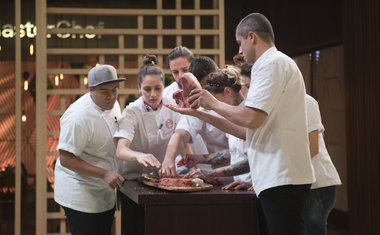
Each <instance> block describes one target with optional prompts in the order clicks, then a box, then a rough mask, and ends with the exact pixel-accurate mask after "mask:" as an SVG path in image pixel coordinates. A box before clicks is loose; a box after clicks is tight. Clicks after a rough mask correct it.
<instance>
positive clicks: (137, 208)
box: [119, 181, 258, 235]
mask: <svg viewBox="0 0 380 235" xmlns="http://www.w3.org/2000/svg"><path fill="white" fill-rule="evenodd" d="M120 191H121V193H119V196H120V199H121V206H122V208H121V209H122V234H123V235H132V234H138V235H140V234H141V235H143V234H144V235H157V234H158V235H159V234H165V235H172V234H173V235H174V234H175V235H177V234H181V235H186V234H189V235H190V234H191V235H195V234H196V235H201V234H207V235H210V234H218V235H222V234H234V235H239V234H244V235H248V234H258V225H257V224H258V223H257V218H256V196H255V195H254V194H253V193H252V192H248V191H246V190H239V191H235V190H234V191H230V190H228V191H227V190H222V189H221V187H219V186H214V188H213V189H212V190H210V191H203V192H192V193H183V192H169V191H164V190H161V189H156V188H152V187H149V186H146V185H143V184H141V183H139V182H137V181H126V182H125V184H124V186H123V188H121V189H120Z"/></svg>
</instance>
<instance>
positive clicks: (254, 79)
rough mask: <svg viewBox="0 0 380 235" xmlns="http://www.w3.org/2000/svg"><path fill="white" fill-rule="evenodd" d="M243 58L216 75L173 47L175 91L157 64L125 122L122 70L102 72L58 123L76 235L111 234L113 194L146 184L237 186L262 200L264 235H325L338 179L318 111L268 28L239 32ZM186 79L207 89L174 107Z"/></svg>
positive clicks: (61, 179)
mask: <svg viewBox="0 0 380 235" xmlns="http://www.w3.org/2000/svg"><path fill="white" fill-rule="evenodd" d="M236 41H237V43H238V45H239V54H238V55H237V56H236V57H235V58H234V59H236V60H234V62H235V63H234V65H228V66H226V67H225V68H221V69H219V68H218V66H217V65H216V63H215V62H214V61H213V60H212V59H211V58H210V57H207V56H199V57H198V58H195V57H194V55H193V53H192V52H191V51H190V50H189V49H188V48H186V47H183V46H178V47H176V48H174V49H173V50H172V51H171V52H170V53H169V55H168V65H169V69H170V71H171V72H172V75H173V78H174V79H175V81H174V82H173V83H172V84H170V85H169V86H167V87H166V88H165V75H164V72H163V70H162V68H161V67H160V66H159V65H158V64H157V57H156V56H154V55H146V56H145V57H144V61H143V65H142V66H141V67H140V69H139V73H138V78H137V82H138V89H139V92H140V94H141V97H139V98H138V99H137V100H136V101H134V102H132V103H129V104H128V105H127V107H125V108H124V110H123V111H122V112H121V110H120V106H119V104H118V102H117V96H118V86H119V82H121V81H124V80H125V79H121V78H118V76H117V73H116V69H115V68H114V67H113V66H111V65H98V66H96V67H94V68H92V69H91V70H90V71H89V74H88V86H89V89H90V91H89V93H87V94H85V95H83V96H82V97H81V98H79V99H78V100H77V101H75V102H74V103H73V104H72V105H71V106H70V107H69V108H68V109H67V110H66V112H65V113H64V114H63V116H62V117H61V120H60V127H61V132H60V139H59V145H58V147H57V150H58V151H59V158H58V159H57V162H56V166H55V189H54V198H55V201H56V202H57V203H59V204H60V205H61V206H62V207H63V209H64V211H65V215H66V217H67V221H68V224H69V226H70V231H71V233H72V234H102V235H104V234H110V232H111V226H112V222H113V216H114V211H115V201H116V189H118V188H120V187H122V186H123V184H124V181H125V180H130V179H136V178H138V177H140V176H141V174H142V173H144V172H145V173H150V172H157V173H158V174H159V175H160V176H161V177H178V174H188V175H189V176H193V177H201V178H203V179H205V180H206V181H208V182H212V183H220V182H226V181H223V180H221V179H225V177H227V176H233V177H234V178H233V181H232V182H229V184H227V185H224V188H225V189H235V190H236V189H248V190H252V191H254V192H255V193H256V195H257V197H258V209H259V211H258V215H259V217H260V220H259V221H260V232H261V233H262V234H292V235H296V234H326V223H327V217H328V214H329V212H330V211H331V210H332V208H333V206H334V204H335V198H336V195H335V194H336V188H335V186H336V185H339V184H341V182H340V179H339V176H338V173H337V171H336V169H335V167H334V165H333V163H332V161H331V159H330V156H329V154H328V152H327V150H326V146H325V143H324V139H323V132H324V127H323V125H322V122H321V115H320V113H319V108H318V103H317V102H316V101H315V100H314V99H313V98H312V97H311V96H309V95H307V94H306V93H305V87H304V82H303V78H302V74H301V72H300V71H299V69H298V67H297V65H296V64H295V62H294V61H293V60H292V59H291V58H289V57H288V56H286V55H284V54H283V53H281V52H279V51H278V50H277V49H276V47H275V44H274V33H273V29H272V26H271V24H270V22H269V21H268V19H267V18H266V17H265V16H263V15H262V14H259V13H252V14H250V15H248V16H246V17H245V18H243V19H242V20H241V22H240V23H239V24H238V26H237V27H236ZM183 76H195V77H196V78H197V79H198V81H199V82H200V84H201V86H202V89H194V90H193V91H192V92H191V96H190V98H189V99H188V101H189V103H190V104H191V108H181V107H178V106H176V103H175V101H174V99H173V98H172V96H173V93H174V92H176V91H178V90H179V89H181V88H182V87H181V82H180V79H181V77H183Z"/></svg>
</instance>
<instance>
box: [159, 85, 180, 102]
mask: <svg viewBox="0 0 380 235" xmlns="http://www.w3.org/2000/svg"><path fill="white" fill-rule="evenodd" d="M178 90H180V88H179V86H178V83H177V82H176V81H174V82H172V83H171V84H170V85H169V86H167V87H165V89H164V91H163V92H162V97H167V98H168V99H172V100H174V99H173V93H174V92H176V91H178Z"/></svg>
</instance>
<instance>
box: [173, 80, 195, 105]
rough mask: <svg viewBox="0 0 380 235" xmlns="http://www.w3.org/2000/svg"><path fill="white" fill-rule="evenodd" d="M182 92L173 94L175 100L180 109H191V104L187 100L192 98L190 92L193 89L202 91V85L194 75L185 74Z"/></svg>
mask: <svg viewBox="0 0 380 235" xmlns="http://www.w3.org/2000/svg"><path fill="white" fill-rule="evenodd" d="M181 85H182V90H179V91H176V92H174V93H173V99H174V100H175V102H176V103H177V106H178V107H181V108H189V107H190V104H189V102H188V101H187V99H188V98H189V96H190V92H191V90H193V89H196V88H197V89H202V87H201V84H200V83H199V82H198V80H197V78H196V77H195V76H194V75H193V74H192V73H185V74H184V75H183V76H182V77H181Z"/></svg>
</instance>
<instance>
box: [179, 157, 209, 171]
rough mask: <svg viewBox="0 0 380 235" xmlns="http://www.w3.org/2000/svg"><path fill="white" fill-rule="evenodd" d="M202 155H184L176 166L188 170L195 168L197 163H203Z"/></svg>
mask: <svg viewBox="0 0 380 235" xmlns="http://www.w3.org/2000/svg"><path fill="white" fill-rule="evenodd" d="M204 162H205V158H204V157H203V155H197V154H186V155H185V156H184V157H182V158H181V160H179V161H178V162H177V166H186V167H187V168H188V169H191V168H193V167H195V166H196V165H197V164H198V163H204Z"/></svg>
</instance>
